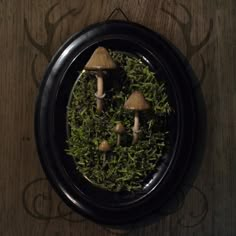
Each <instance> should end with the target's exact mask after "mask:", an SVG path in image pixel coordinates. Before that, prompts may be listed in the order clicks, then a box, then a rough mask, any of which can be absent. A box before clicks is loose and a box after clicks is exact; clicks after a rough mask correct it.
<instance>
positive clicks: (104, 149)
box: [98, 140, 111, 152]
mask: <svg viewBox="0 0 236 236" xmlns="http://www.w3.org/2000/svg"><path fill="white" fill-rule="evenodd" d="M98 149H99V150H100V151H102V152H108V151H110V150H111V146H110V144H109V143H108V142H107V141H106V140H103V141H102V142H101V143H100V145H99V146H98Z"/></svg>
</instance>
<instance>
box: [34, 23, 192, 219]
mask: <svg viewBox="0 0 236 236" xmlns="http://www.w3.org/2000/svg"><path fill="white" fill-rule="evenodd" d="M115 39H116V40H121V41H120V42H121V43H122V42H124V40H126V41H128V42H130V44H131V45H132V43H133V44H134V45H136V47H137V45H139V47H140V48H139V49H140V51H142V50H146V52H149V54H150V55H149V56H148V57H149V58H150V59H151V58H153V59H154V58H158V60H159V61H160V63H161V64H162V66H163V68H164V69H165V71H166V73H168V77H169V78H170V82H171V86H172V89H173V91H174V92H175V93H176V94H175V97H176V104H177V106H178V111H179V112H178V116H179V117H178V121H179V123H178V141H177V146H176V147H175V152H174V154H173V156H172V160H171V162H170V163H169V164H168V167H167V171H166V172H165V174H164V176H163V178H162V179H161V181H159V182H158V183H157V185H156V186H155V188H152V189H151V191H149V192H148V194H145V196H144V197H142V198H140V199H139V200H138V201H133V202H131V203H130V204H126V205H125V204H124V205H118V207H117V205H116V204H113V205H112V202H113V201H115V198H113V199H111V200H110V205H107V206H106V205H104V204H98V202H96V201H91V199H89V198H87V197H86V196H84V194H83V193H82V192H81V191H79V189H78V188H76V186H75V185H73V183H72V182H71V179H70V178H69V176H68V174H67V172H66V170H65V166H63V165H62V164H61V162H58V161H57V160H58V158H57V157H58V156H59V155H60V154H59V152H58V146H62V147H64V146H65V140H60V139H58V137H60V132H61V131H60V129H58V127H57V129H56V128H55V127H56V124H55V117H56V119H57V121H58V122H59V124H63V123H65V109H66V105H67V104H66V100H65V101H63V99H58V98H61V97H63V96H65V97H66V96H68V94H67V93H68V91H66V90H64V89H63V88H65V86H64V84H63V82H64V81H65V80H64V81H63V78H64V76H65V74H66V73H67V72H68V70H71V73H72V74H73V73H77V70H78V69H82V67H81V68H74V66H73V61H74V60H75V59H76V58H77V57H78V55H80V58H83V59H81V60H82V61H86V60H87V59H88V55H89V54H91V52H92V51H93V50H94V49H95V47H96V46H97V45H100V44H102V42H103V41H106V40H107V42H109V40H110V42H112V40H115ZM122 40H123V41H122ZM108 44H109V43H108ZM110 46H111V47H112V45H110ZM113 47H114V48H116V47H118V48H119V45H113ZM85 50H87V52H88V53H87V54H85V55H83V54H82V53H83V51H85ZM130 50H131V51H132V47H131V49H130ZM89 52H90V53H89ZM141 54H142V53H141ZM73 76H75V75H74V74H73ZM190 77H191V76H190V75H189V73H188V70H187V66H186V61H185V60H184V59H183V57H182V56H181V54H180V53H179V51H178V50H177V49H176V48H175V47H174V46H173V45H172V44H171V43H169V42H168V41H167V40H166V39H164V38H163V37H162V36H160V35H159V34H158V33H155V32H153V31H151V30H149V29H147V28H145V27H143V26H141V25H139V24H136V23H130V22H124V21H107V22H103V23H98V24H95V25H92V26H90V27H88V28H86V29H85V30H83V31H81V32H80V33H77V34H75V35H73V36H72V37H71V38H70V39H69V40H68V41H66V42H65V43H64V44H63V45H62V47H61V48H60V49H59V50H58V52H57V53H56V54H55V56H54V57H53V58H52V60H51V62H50V64H49V66H48V68H47V70H46V73H45V75H44V78H43V81H42V83H41V86H40V91H39V95H38V99H37V103H36V110H35V137H36V143H37V149H38V153H39V157H40V161H41V164H42V166H43V169H44V171H45V173H46V175H47V177H48V179H49V181H50V183H51V184H52V186H53V187H54V189H55V190H56V191H57V193H58V194H59V195H60V196H61V198H62V199H63V200H64V202H65V203H67V205H69V206H70V207H71V208H72V209H74V210H75V211H77V212H79V213H81V214H82V215H84V216H87V217H89V218H90V219H92V220H94V221H96V222H99V223H105V224H125V223H130V222H133V221H136V220H138V219H141V218H142V217H144V216H146V215H147V214H150V213H151V212H153V211H154V210H156V209H158V208H159V207H160V206H161V205H162V204H163V203H164V201H166V199H167V198H168V197H169V196H170V195H171V194H172V193H174V191H175V190H176V187H177V185H178V184H179V183H180V182H181V180H182V178H183V176H184V173H185V172H186V170H187V167H188V163H189V160H190V157H191V152H192V150H193V143H194V139H195V129H196V112H195V111H196V109H195V101H194V96H193V91H192V84H191V78H190ZM67 83H70V84H69V85H68V86H69V87H72V86H73V83H74V81H73V80H70V79H68V80H67ZM59 90H60V93H59ZM80 181H81V186H85V187H84V188H86V182H83V180H82V178H81V179H80ZM87 194H89V191H88V192H87ZM105 200H107V201H108V202H109V199H105Z"/></svg>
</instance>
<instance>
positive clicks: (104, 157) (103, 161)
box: [102, 152, 106, 168]
mask: <svg viewBox="0 0 236 236" xmlns="http://www.w3.org/2000/svg"><path fill="white" fill-rule="evenodd" d="M105 165H106V152H104V153H103V154H102V167H103V168H104V167H105Z"/></svg>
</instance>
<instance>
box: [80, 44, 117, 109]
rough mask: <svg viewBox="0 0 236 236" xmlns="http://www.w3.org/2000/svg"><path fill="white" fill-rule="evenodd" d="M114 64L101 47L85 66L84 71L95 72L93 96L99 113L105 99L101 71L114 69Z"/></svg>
mask: <svg viewBox="0 0 236 236" xmlns="http://www.w3.org/2000/svg"><path fill="white" fill-rule="evenodd" d="M115 68H116V64H115V63H114V61H113V60H112V58H111V56H110V55H109V53H108V51H107V50H106V49H105V48H103V47H98V48H97V49H96V50H95V51H94V52H93V54H92V56H91V57H90V59H89V61H88V62H87V64H86V65H85V67H84V69H85V70H88V71H93V72H95V75H96V78H97V92H96V93H95V96H96V98H97V111H98V113H101V111H102V109H103V98H104V97H105V95H106V94H105V93H104V86H103V71H104V70H111V69H115Z"/></svg>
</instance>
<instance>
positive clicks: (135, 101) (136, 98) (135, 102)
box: [124, 91, 150, 144]
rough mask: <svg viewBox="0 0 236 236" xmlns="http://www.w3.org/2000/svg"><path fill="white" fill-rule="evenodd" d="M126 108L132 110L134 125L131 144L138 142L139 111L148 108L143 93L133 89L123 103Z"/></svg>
mask: <svg viewBox="0 0 236 236" xmlns="http://www.w3.org/2000/svg"><path fill="white" fill-rule="evenodd" d="M124 108H125V109H126V110H132V111H134V127H133V142H132V143H133V144H135V143H137V142H138V134H139V132H140V130H139V125H140V124H139V111H143V110H148V109H149V108H150V105H149V103H148V102H147V101H146V100H145V98H144V96H143V94H142V93H141V92H139V91H134V92H133V93H132V94H131V95H130V96H129V98H128V100H127V101H126V102H125V104H124Z"/></svg>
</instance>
